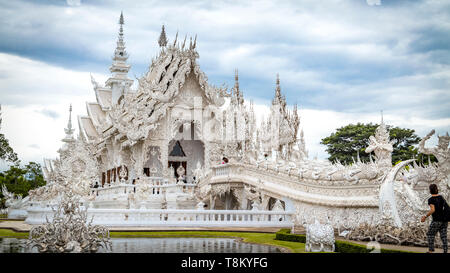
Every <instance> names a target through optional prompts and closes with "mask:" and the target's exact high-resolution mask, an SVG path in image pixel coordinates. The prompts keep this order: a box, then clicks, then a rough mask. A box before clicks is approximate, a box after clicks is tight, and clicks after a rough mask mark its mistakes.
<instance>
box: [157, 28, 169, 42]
mask: <svg viewBox="0 0 450 273" xmlns="http://www.w3.org/2000/svg"><path fill="white" fill-rule="evenodd" d="M158 44H159V46H160V47H165V46H166V45H167V37H166V30H165V29H164V25H163V26H162V30H161V34H160V35H159V39H158Z"/></svg>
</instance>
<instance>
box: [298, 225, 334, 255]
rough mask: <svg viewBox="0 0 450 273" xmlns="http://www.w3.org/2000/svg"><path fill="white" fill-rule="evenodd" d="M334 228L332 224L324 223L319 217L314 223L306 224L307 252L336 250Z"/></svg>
mask: <svg viewBox="0 0 450 273" xmlns="http://www.w3.org/2000/svg"><path fill="white" fill-rule="evenodd" d="M334 243H335V240H334V229H333V227H332V226H331V225H329V224H326V225H322V224H320V223H319V221H318V220H317V219H315V220H314V224H309V225H306V243H305V251H307V252H323V251H325V252H334V250H335V246H334Z"/></svg>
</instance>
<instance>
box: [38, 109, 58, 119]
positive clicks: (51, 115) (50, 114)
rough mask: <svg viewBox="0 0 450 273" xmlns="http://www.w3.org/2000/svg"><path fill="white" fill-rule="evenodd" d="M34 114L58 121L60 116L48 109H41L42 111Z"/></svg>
mask: <svg viewBox="0 0 450 273" xmlns="http://www.w3.org/2000/svg"><path fill="white" fill-rule="evenodd" d="M36 112H38V113H40V114H42V115H44V116H47V117H49V118H52V119H58V118H59V117H60V114H59V113H58V112H56V111H53V110H50V109H42V110H39V111H36Z"/></svg>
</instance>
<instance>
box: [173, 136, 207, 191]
mask: <svg viewBox="0 0 450 273" xmlns="http://www.w3.org/2000/svg"><path fill="white" fill-rule="evenodd" d="M168 152H169V155H168V163H167V167H168V168H170V166H171V165H172V167H173V170H174V175H175V177H177V178H178V173H177V169H178V167H179V166H183V168H184V170H185V182H186V183H195V180H196V177H195V175H194V173H195V172H194V170H196V169H197V167H200V168H201V167H203V166H204V162H205V148H204V144H203V142H202V141H200V140H184V139H182V140H171V141H170V142H169V149H168Z"/></svg>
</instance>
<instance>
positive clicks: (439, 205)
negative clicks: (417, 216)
mask: <svg viewBox="0 0 450 273" xmlns="http://www.w3.org/2000/svg"><path fill="white" fill-rule="evenodd" d="M430 193H431V197H430V198H429V199H428V205H430V211H428V213H427V215H425V216H423V217H422V219H421V221H422V222H425V220H426V219H427V217H428V216H430V215H432V218H433V220H432V221H431V224H430V228H429V229H428V232H427V238H428V249H429V250H428V253H433V252H434V238H435V237H436V233H437V232H438V231H439V235H440V237H441V240H442V248H443V250H444V253H447V251H448V243H447V227H448V219H446V217H445V214H444V207H445V208H446V209H447V210H448V204H447V202H446V201H445V199H444V198H443V197H442V196H441V195H439V194H438V187H437V185H436V184H431V185H430Z"/></svg>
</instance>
